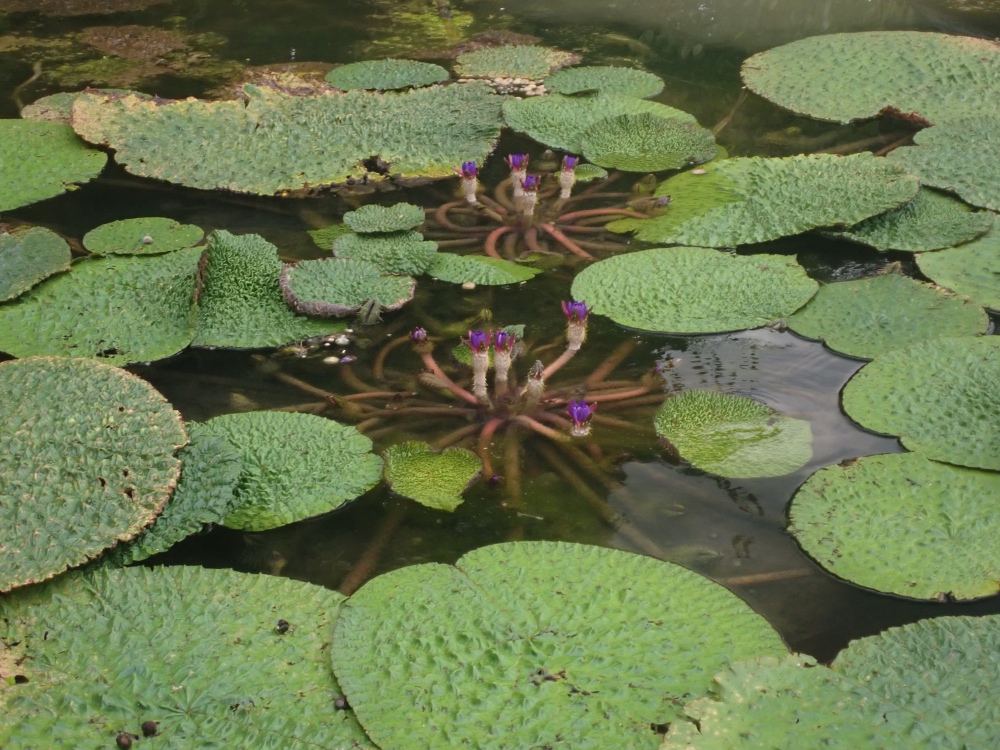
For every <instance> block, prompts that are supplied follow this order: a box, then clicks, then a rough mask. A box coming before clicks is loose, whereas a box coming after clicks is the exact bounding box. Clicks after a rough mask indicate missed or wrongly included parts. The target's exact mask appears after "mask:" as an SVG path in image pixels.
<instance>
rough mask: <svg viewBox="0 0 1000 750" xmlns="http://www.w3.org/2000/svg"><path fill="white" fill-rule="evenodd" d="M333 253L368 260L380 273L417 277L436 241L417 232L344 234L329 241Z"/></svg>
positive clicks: (432, 256) (433, 255) (431, 258)
mask: <svg viewBox="0 0 1000 750" xmlns="http://www.w3.org/2000/svg"><path fill="white" fill-rule="evenodd" d="M333 254H334V255H336V256H337V257H338V258H354V259H355V260H365V261H368V262H369V263H372V264H374V265H376V266H378V268H379V269H380V270H381V271H382V273H397V274H404V275H410V274H412V275H414V276H419V275H420V274H422V273H426V272H427V269H428V268H430V266H431V263H433V262H434V259H435V258H436V257H437V243H436V242H429V241H425V240H424V236H423V235H422V234H420V232H390V233H387V234H346V235H343V236H341V237H338V238H337V239H335V240H334V241H333Z"/></svg>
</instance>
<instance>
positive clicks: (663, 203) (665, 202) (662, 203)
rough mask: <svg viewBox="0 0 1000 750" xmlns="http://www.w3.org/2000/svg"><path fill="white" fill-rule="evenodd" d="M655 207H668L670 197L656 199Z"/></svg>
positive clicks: (664, 196) (663, 196)
mask: <svg viewBox="0 0 1000 750" xmlns="http://www.w3.org/2000/svg"><path fill="white" fill-rule="evenodd" d="M656 205H657V206H658V207H660V208H663V207H664V206H669V205H670V196H669V195H661V196H660V197H659V198H658V199H657V201H656Z"/></svg>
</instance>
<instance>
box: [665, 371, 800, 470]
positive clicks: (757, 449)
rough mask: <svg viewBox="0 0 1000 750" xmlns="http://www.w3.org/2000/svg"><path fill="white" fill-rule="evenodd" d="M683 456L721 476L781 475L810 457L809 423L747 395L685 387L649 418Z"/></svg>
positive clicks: (700, 467) (797, 466) (696, 465)
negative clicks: (782, 412) (653, 418)
mask: <svg viewBox="0 0 1000 750" xmlns="http://www.w3.org/2000/svg"><path fill="white" fill-rule="evenodd" d="M653 424H654V426H655V427H656V432H657V434H658V435H659V436H660V437H661V438H663V439H665V440H666V441H668V442H669V443H670V445H672V446H673V448H674V449H675V450H676V451H677V452H678V454H679V455H680V457H681V458H683V459H684V460H685V461H687V462H689V463H690V464H691V465H692V466H694V467H695V468H698V469H702V470H703V471H708V472H711V473H712V474H718V475H720V476H723V477H780V476H784V475H785V474H791V473H792V472H795V471H798V470H799V469H801V468H802V467H803V466H805V465H806V463H807V462H808V461H809V459H811V458H812V429H811V428H810V427H809V423H808V422H806V421H804V420H801V419H793V418H792V417H786V416H783V415H781V414H778V413H777V412H776V411H774V409H772V408H771V407H769V406H767V405H766V404H762V403H760V402H759V401H754V400H753V399H752V398H746V397H745V396H735V395H732V394H730V393H719V392H717V391H699V390H691V391H684V392H683V393H681V394H680V395H677V396H674V397H673V398H670V399H667V400H666V401H665V402H664V404H663V406H661V407H660V410H659V411H658V412H657V414H656V419H655V420H654V422H653Z"/></svg>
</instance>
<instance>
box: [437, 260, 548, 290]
mask: <svg viewBox="0 0 1000 750" xmlns="http://www.w3.org/2000/svg"><path fill="white" fill-rule="evenodd" d="M427 273H429V274H430V275H431V276H433V277H434V278H435V279H440V280H441V281H450V282H451V283H452V284H464V283H466V282H472V283H473V284H479V285H482V286H502V285H504V284H519V283H521V282H522V281H527V280H528V279H531V278H533V277H535V276H537V275H538V274H539V273H541V271H540V270H539V269H537V268H532V267H531V266H525V265H522V264H520V263H511V262H510V261H509V260H502V259H500V258H488V257H485V256H481V255H455V254H454V253H438V254H437V256H435V258H434V262H433V263H431V267H430V268H429V269H427Z"/></svg>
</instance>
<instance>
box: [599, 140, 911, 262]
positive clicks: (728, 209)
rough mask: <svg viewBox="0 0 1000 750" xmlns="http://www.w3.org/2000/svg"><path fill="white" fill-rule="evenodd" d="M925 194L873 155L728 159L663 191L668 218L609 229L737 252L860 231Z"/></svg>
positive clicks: (619, 223)
mask: <svg viewBox="0 0 1000 750" xmlns="http://www.w3.org/2000/svg"><path fill="white" fill-rule="evenodd" d="M919 186H920V183H919V182H918V181H917V179H916V178H915V177H913V176H912V175H909V174H907V173H906V170H904V169H902V168H900V167H899V166H897V165H895V164H892V163H890V162H888V161H886V160H885V159H881V158H877V157H875V156H872V155H871V154H869V153H864V154H853V155H851V156H834V155H832V154H813V155H810V156H789V157H786V158H782V159H768V158H764V157H749V158H737V159H726V160H724V161H720V162H718V163H717V164H716V166H715V167H713V168H710V169H709V170H708V173H707V174H698V175H696V174H692V173H691V172H683V173H681V174H679V175H675V176H673V177H671V178H669V179H668V180H666V181H664V182H663V183H661V184H660V186H659V187H658V188H657V190H656V195H658V196H664V195H669V196H671V200H672V202H671V204H670V209H669V210H668V211H666V212H665V213H663V214H662V215H660V216H657V217H654V218H652V219H621V220H619V221H613V222H611V223H610V224H608V225H607V226H608V229H610V230H611V231H614V232H633V231H634V232H635V233H636V236H637V237H638V238H639V239H641V240H647V241H649V242H676V243H680V244H685V245H701V246H704V247H735V246H736V245H745V244H749V243H753V242H766V241H768V240H775V239H778V238H779V237H786V236H788V235H792V234H799V233H800V232H806V231H808V230H810V229H815V228H817V227H831V226H836V225H847V226H853V225H854V224H857V223H858V222H860V221H863V220H864V219H867V218H869V217H870V216H874V215H876V214H880V213H884V212H885V211H889V210H891V209H894V208H897V207H898V206H901V205H902V204H904V203H906V202H907V201H910V200H912V199H913V197H914V196H915V195H916V194H917V189H918V188H919Z"/></svg>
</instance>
